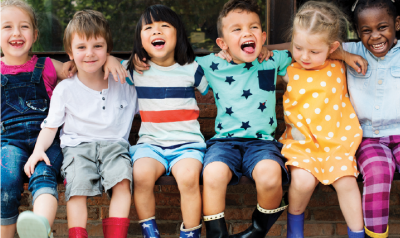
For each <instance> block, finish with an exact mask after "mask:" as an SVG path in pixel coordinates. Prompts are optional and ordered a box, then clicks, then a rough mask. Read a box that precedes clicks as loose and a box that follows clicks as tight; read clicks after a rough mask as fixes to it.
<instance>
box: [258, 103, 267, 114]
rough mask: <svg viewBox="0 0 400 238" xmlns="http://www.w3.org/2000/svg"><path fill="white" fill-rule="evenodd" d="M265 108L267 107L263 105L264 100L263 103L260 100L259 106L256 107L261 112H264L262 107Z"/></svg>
mask: <svg viewBox="0 0 400 238" xmlns="http://www.w3.org/2000/svg"><path fill="white" fill-rule="evenodd" d="M265 108H267V107H266V106H265V102H264V103H262V102H260V106H259V107H258V108H257V109H260V110H261V112H264V109H265Z"/></svg>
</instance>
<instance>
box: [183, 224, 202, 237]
mask: <svg viewBox="0 0 400 238" xmlns="http://www.w3.org/2000/svg"><path fill="white" fill-rule="evenodd" d="M200 236H201V224H200V225H198V226H196V227H193V228H189V229H185V226H184V225H183V222H182V225H181V233H180V235H179V237H180V238H200Z"/></svg>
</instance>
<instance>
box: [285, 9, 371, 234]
mask: <svg viewBox="0 0 400 238" xmlns="http://www.w3.org/2000/svg"><path fill="white" fill-rule="evenodd" d="M345 31H346V21H345V18H344V15H343V14H342V13H341V12H340V10H339V9H338V8H337V7H336V6H334V5H333V4H330V3H324V2H315V1H310V2H307V3H305V4H304V5H303V6H302V7H301V8H300V9H299V11H298V12H297V14H296V15H295V17H294V21H293V29H292V45H293V58H294V60H295V61H296V63H294V64H292V65H291V66H290V67H288V75H287V76H285V77H284V80H285V81H286V82H287V83H288V86H287V91H286V93H285V94H284V96H283V102H284V103H283V106H284V115H285V122H286V131H285V132H284V134H283V135H282V137H281V139H280V141H281V142H282V143H283V144H285V145H284V148H283V149H282V154H283V155H284V156H285V157H286V158H287V159H288V161H287V162H286V165H287V166H289V168H290V171H291V176H292V181H291V184H290V186H289V203H290V206H289V211H288V228H287V230H288V231H287V237H304V235H303V226H304V210H305V209H306V207H307V204H308V202H309V200H310V197H311V195H312V193H313V191H314V189H315V187H316V186H317V185H318V183H319V182H321V183H323V184H326V185H328V184H332V185H333V186H334V187H335V189H336V191H337V193H338V198H339V204H340V208H341V210H342V212H343V215H344V218H345V220H346V222H347V224H348V235H349V237H364V230H363V221H362V211H361V197H360V192H359V189H358V186H357V181H356V178H357V176H358V171H357V164H356V161H355V158H354V155H355V152H356V150H357V147H358V145H359V143H360V141H361V137H362V130H361V127H360V125H359V123H358V120H357V117H356V115H355V112H354V109H353V107H352V106H351V104H350V100H349V98H348V97H349V96H348V94H347V88H346V76H345V73H344V72H345V71H344V70H345V67H344V65H343V64H342V63H341V62H340V61H337V60H330V59H327V57H328V56H329V55H330V54H332V53H333V52H334V51H335V50H336V49H337V48H338V47H339V46H340V43H341V42H342V41H343V39H342V36H343V35H345Z"/></svg>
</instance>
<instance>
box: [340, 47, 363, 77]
mask: <svg viewBox="0 0 400 238" xmlns="http://www.w3.org/2000/svg"><path fill="white" fill-rule="evenodd" d="M344 61H345V62H346V64H347V65H348V66H350V67H352V68H353V69H354V70H355V71H357V72H358V73H362V74H363V75H365V74H366V73H367V69H368V61H366V60H365V59H364V58H363V57H361V56H359V55H355V54H351V53H348V52H347V53H346V56H345V59H344Z"/></svg>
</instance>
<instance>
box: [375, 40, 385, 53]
mask: <svg viewBox="0 0 400 238" xmlns="http://www.w3.org/2000/svg"><path fill="white" fill-rule="evenodd" d="M385 46H386V42H382V43H379V44H375V45H372V48H373V49H374V50H375V51H378V52H379V51H382V50H384V49H385Z"/></svg>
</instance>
